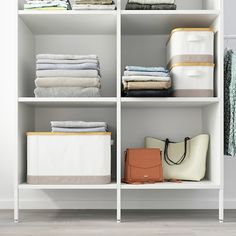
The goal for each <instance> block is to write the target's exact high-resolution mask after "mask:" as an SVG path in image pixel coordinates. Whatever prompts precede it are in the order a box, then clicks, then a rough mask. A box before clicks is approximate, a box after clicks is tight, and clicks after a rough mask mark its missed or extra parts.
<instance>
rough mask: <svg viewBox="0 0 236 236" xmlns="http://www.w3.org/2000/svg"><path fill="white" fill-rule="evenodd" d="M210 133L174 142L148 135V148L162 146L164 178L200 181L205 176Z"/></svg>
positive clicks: (146, 142) (146, 141)
mask: <svg viewBox="0 0 236 236" xmlns="http://www.w3.org/2000/svg"><path fill="white" fill-rule="evenodd" d="M208 145H209V135H207V134H201V135H198V136H196V137H194V138H191V139H190V138H185V140H184V142H181V143H173V142H170V141H169V140H168V139H166V140H165V141H163V140H159V139H156V138H151V137H146V138H145V146H146V148H160V149H161V151H162V160H163V161H162V165H163V174H164V179H166V180H170V179H177V180H190V181H200V180H202V179H203V178H204V177H205V172H206V157H207V151H208Z"/></svg>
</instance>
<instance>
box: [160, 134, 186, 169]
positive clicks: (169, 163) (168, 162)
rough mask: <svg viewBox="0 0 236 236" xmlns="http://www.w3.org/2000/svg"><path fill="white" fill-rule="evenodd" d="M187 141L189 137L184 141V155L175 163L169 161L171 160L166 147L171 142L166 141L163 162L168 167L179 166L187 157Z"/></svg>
mask: <svg viewBox="0 0 236 236" xmlns="http://www.w3.org/2000/svg"><path fill="white" fill-rule="evenodd" d="M188 140H190V138H189V137H186V138H185V139H184V154H183V155H182V156H181V157H180V159H179V160H178V161H177V162H175V161H173V160H171V158H170V157H169V155H168V147H169V144H170V143H171V142H170V140H169V139H166V141H165V150H164V160H165V162H166V163H167V164H168V165H170V166H173V165H181V164H182V163H183V161H184V160H185V158H186V155H187V142H188Z"/></svg>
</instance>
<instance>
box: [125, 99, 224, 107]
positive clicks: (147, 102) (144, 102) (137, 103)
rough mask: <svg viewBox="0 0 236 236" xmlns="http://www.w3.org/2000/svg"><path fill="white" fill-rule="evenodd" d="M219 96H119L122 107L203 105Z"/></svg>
mask: <svg viewBox="0 0 236 236" xmlns="http://www.w3.org/2000/svg"><path fill="white" fill-rule="evenodd" d="M219 101H220V100H219V98H177V97H176V98H121V103H122V107H124V108H129V107H134V108H135V107H203V106H208V105H211V104H215V103H218V102H219Z"/></svg>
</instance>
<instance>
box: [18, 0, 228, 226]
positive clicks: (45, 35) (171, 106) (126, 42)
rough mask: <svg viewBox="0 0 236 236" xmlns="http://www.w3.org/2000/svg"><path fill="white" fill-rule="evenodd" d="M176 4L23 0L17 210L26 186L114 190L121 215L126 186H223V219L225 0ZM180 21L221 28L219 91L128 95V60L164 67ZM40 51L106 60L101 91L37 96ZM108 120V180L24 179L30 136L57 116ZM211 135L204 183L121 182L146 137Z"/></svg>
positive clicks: (219, 188) (46, 128)
mask: <svg viewBox="0 0 236 236" xmlns="http://www.w3.org/2000/svg"><path fill="white" fill-rule="evenodd" d="M176 2H177V6H178V10H176V11H127V10H125V4H126V0H118V1H117V2H116V4H117V10H116V11H65V12H64V11H63V12H53V11H47V12H43V11H39V12H37V11H23V10H22V9H23V3H24V0H19V1H18V65H17V67H18V78H16V83H17V87H18V91H17V96H16V103H17V114H18V117H17V127H18V129H17V135H16V137H17V150H18V156H17V157H16V170H17V171H16V172H17V173H16V184H15V211H14V219H15V221H16V222H18V219H19V201H20V192H21V191H24V190H28V189H31V190H32V189H34V190H46V189H47V190H50V189H52V190H53V189H59V190H63V189H91V190H94V191H95V190H112V191H116V196H117V197H116V202H117V221H120V220H121V209H122V204H121V199H122V198H121V196H122V192H125V191H126V190H129V191H134V190H137V189H139V190H143V191H145V190H150V189H153V190H158V191H161V190H169V191H171V190H179V191H185V190H198V189H199V190H214V191H215V190H217V191H218V193H219V220H220V221H223V218H224V215H223V189H224V185H223V1H222V0H177V1H176ZM175 27H212V28H214V30H215V32H216V33H215V63H216V69H215V78H214V82H215V97H213V98H125V97H121V76H122V73H123V71H124V67H125V66H126V65H143V66H154V65H160V66H165V62H166V53H165V50H166V49H165V45H166V41H167V39H168V35H169V33H170V31H171V30H172V29H173V28H175ZM38 53H65V54H97V55H98V56H99V58H100V62H101V73H102V94H103V97H101V98H35V97H34V95H33V90H34V87H35V86H34V79H35V56H36V54H38ZM54 119H56V120H60V119H63V120H65V119H68V120H87V121H92V120H93V121H94V120H95V121H96V120H97V121H106V122H107V123H108V124H109V126H110V128H111V132H112V139H114V143H115V144H114V145H113V147H112V177H113V182H112V183H111V184H108V185H28V184H26V183H25V182H26V158H27V157H26V135H25V133H26V132H28V131H49V128H50V127H49V123H50V121H51V120H54ZM200 133H209V134H210V135H211V141H210V147H209V153H208V161H207V173H206V177H205V179H204V180H203V181H201V182H182V183H157V184H151V185H150V184H147V185H128V184H123V183H121V179H122V173H123V152H124V150H125V149H126V148H128V147H140V146H143V145H144V137H145V136H154V137H159V138H166V137H168V138H171V139H173V140H182V139H183V138H184V137H186V136H195V135H197V134H200Z"/></svg>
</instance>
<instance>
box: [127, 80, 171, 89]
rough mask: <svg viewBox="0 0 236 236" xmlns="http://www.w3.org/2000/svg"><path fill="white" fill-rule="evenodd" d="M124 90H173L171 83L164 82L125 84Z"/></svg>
mask: <svg viewBox="0 0 236 236" xmlns="http://www.w3.org/2000/svg"><path fill="white" fill-rule="evenodd" d="M123 86H124V90H139V89H142V90H145V89H169V88H171V81H164V82H154V81H147V82H146V81H145V82H124V81H123Z"/></svg>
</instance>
